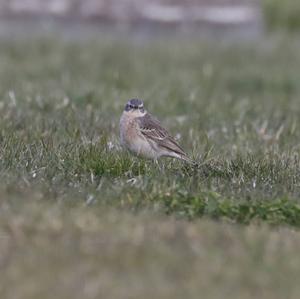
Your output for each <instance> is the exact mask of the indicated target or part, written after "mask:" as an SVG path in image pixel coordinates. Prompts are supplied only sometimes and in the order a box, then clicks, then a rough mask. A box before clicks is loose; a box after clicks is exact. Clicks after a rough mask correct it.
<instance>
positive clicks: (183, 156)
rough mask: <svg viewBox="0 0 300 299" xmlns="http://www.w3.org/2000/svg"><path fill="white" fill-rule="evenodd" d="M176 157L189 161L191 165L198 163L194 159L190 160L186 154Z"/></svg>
mask: <svg viewBox="0 0 300 299" xmlns="http://www.w3.org/2000/svg"><path fill="white" fill-rule="evenodd" d="M178 159H180V160H182V161H184V162H186V163H189V164H191V165H193V166H196V165H198V163H197V162H196V161H194V160H192V159H191V158H189V157H188V156H187V155H181V156H180V157H178Z"/></svg>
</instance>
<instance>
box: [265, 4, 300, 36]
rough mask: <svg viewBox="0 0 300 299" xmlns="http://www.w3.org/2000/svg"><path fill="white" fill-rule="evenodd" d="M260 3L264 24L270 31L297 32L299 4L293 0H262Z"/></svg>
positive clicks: (299, 26) (298, 26)
mask: <svg viewBox="0 0 300 299" xmlns="http://www.w3.org/2000/svg"><path fill="white" fill-rule="evenodd" d="M262 3H263V12H264V17H265V19H266V24H267V26H268V28H269V29H270V30H274V31H276V30H284V31H290V32H298V31H299V29H300V21H299V13H300V4H299V2H297V1H293V0H287V1H280V0H264V1H263V2H262Z"/></svg>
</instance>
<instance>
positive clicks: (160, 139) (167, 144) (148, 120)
mask: <svg viewBox="0 0 300 299" xmlns="http://www.w3.org/2000/svg"><path fill="white" fill-rule="evenodd" d="M137 121H138V125H139V130H140V132H141V133H142V134H143V135H144V136H145V137H146V138H148V139H150V140H152V141H154V142H156V144H157V145H158V146H160V147H162V148H165V149H167V150H169V151H171V152H175V153H177V154H179V155H181V156H183V157H186V156H187V155H186V153H185V152H184V150H183V149H182V148H181V147H180V145H179V144H178V143H177V142H176V141H175V139H174V138H173V137H171V136H170V134H169V133H168V131H167V130H166V129H164V128H163V127H162V126H161V124H160V122H159V121H158V120H157V119H155V118H154V117H153V116H151V115H150V114H149V113H147V114H145V116H142V117H139V118H137Z"/></svg>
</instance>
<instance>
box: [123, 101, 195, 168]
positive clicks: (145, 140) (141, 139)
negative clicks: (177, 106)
mask: <svg viewBox="0 0 300 299" xmlns="http://www.w3.org/2000/svg"><path fill="white" fill-rule="evenodd" d="M120 139H121V144H122V145H123V146H124V147H125V148H127V149H128V150H129V151H130V152H131V153H133V154H135V155H137V156H139V157H143V158H148V159H152V160H154V161H155V162H157V160H158V159H159V158H161V157H172V158H177V159H180V160H183V161H185V162H188V163H192V164H193V163H194V161H193V160H192V159H190V158H189V157H188V155H187V154H186V153H185V151H184V150H183V149H182V147H181V146H180V145H179V144H178V143H177V142H176V140H175V139H174V138H173V137H172V136H171V135H170V134H169V132H168V131H167V130H166V129H165V128H164V127H163V126H162V125H161V124H160V122H159V121H158V120H157V119H156V118H155V117H153V116H152V115H151V114H150V113H148V112H147V111H146V110H145V109H144V103H143V101H142V100H140V99H131V100H129V101H128V102H127V104H126V105H125V109H124V111H123V113H122V115H121V118H120Z"/></svg>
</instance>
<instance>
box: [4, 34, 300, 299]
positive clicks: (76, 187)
mask: <svg viewBox="0 0 300 299" xmlns="http://www.w3.org/2000/svg"><path fill="white" fill-rule="evenodd" d="M299 68H300V43H299V42H298V41H297V37H295V36H294V37H280V38H277V39H276V41H274V40H272V39H269V40H266V41H261V42H259V43H258V44H243V45H228V44H226V43H224V44H218V43H213V42H212V43H205V42H203V41H199V42H196V41H190V42H189V43H187V42H186V43H179V42H178V41H176V40H170V41H168V42H167V43H165V42H163V41H155V42H153V43H148V42H146V43H141V42H138V41H134V40H129V41H124V40H118V41H117V40H114V39H110V38H104V39H103V40H102V41H101V42H100V41H99V42H97V41H94V42H92V41H90V42H87V41H86V42H85V43H83V42H82V43H80V42H62V41H58V40H55V39H53V40H39V41H34V40H29V41H27V42H26V41H22V42H21V41H19V42H13V41H10V42H2V43H1V44H0V116H1V117H0V198H1V199H0V214H1V217H0V240H1V242H0V271H2V272H3V275H1V277H5V278H4V279H1V281H0V297H1V298H22V299H23V298H30V299H34V298H41V297H43V298H53V297H59V298H99V296H102V297H103V296H104V297H105V298H109V297H110V298H148V297H149V298H153V297H154V298H182V297H183V294H186V292H187V293H188V294H189V295H190V297H191V298H199V293H201V294H204V295H205V296H204V295H203V296H204V297H205V298H253V296H256V297H257V296H258V297H260V298H283V297H285V298H298V297H299V288H298V284H297V283H296V280H295V279H296V277H298V276H299V267H298V264H299V258H298V248H299V233H298V231H294V229H297V228H298V227H299V226H300V201H299V192H300V189H299V187H300V171H299V169H300V157H299V153H300V143H299V140H300V130H299V124H300V122H299V121H300V119H299V116H300V105H299V98H300V75H299ZM132 97H140V98H142V99H144V102H145V105H146V107H147V109H148V110H149V111H151V112H152V113H153V114H155V115H156V116H157V117H158V118H159V119H161V120H162V122H163V124H164V125H165V126H166V127H168V128H169V130H170V131H171V132H172V134H173V135H177V137H179V139H180V140H179V142H180V143H181V144H182V146H183V147H184V148H185V149H186V151H187V152H188V153H189V154H190V155H191V157H193V158H194V159H195V160H196V161H198V162H199V166H198V167H193V166H190V165H186V164H184V163H181V162H179V161H173V160H170V159H165V160H162V161H161V164H160V165H159V166H157V165H155V164H154V163H153V162H152V161H147V160H141V159H138V158H136V157H133V156H131V155H130V154H129V153H127V152H126V151H124V150H123V149H122V148H121V146H120V143H119V138H118V122H119V117H120V114H121V112H122V110H123V107H124V104H125V103H126V101H127V100H128V99H129V98H132ZM229 223H231V224H229ZM236 224H247V225H248V226H239V225H236ZM269 225H271V226H272V227H270V226H269ZM281 226H289V228H284V229H283V228H280V227H281ZM2 240H3V242H2ZM287 278H289V279H287ZM16 285H17V286H18V287H14V288H13V287H12V286H16ZM216 286H217V287H216ZM150 290H151V291H153V292H154V295H151V296H150V295H149V294H150ZM52 292H53V293H52ZM53 294H54V295H53ZM147 296H148V297H147ZM176 296H177V297H176Z"/></svg>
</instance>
